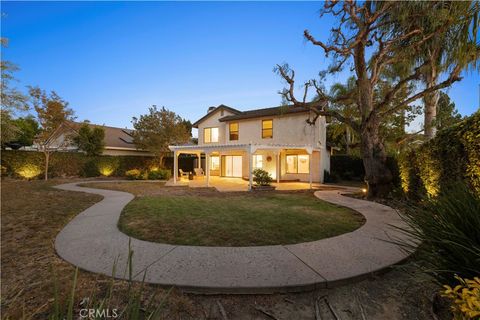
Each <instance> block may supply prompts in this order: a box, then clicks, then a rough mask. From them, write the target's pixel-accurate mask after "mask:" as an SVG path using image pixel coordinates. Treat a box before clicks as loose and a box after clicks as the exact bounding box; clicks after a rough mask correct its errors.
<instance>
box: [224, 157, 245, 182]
mask: <svg viewBox="0 0 480 320" xmlns="http://www.w3.org/2000/svg"><path fill="white" fill-rule="evenodd" d="M222 160H223V161H222V163H223V166H222V173H223V176H225V177H239V178H241V177H242V156H222Z"/></svg>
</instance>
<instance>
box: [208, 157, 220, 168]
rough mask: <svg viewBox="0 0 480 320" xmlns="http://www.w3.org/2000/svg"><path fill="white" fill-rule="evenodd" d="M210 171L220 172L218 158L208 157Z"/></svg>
mask: <svg viewBox="0 0 480 320" xmlns="http://www.w3.org/2000/svg"><path fill="white" fill-rule="evenodd" d="M210 170H220V157H219V156H211V157H210Z"/></svg>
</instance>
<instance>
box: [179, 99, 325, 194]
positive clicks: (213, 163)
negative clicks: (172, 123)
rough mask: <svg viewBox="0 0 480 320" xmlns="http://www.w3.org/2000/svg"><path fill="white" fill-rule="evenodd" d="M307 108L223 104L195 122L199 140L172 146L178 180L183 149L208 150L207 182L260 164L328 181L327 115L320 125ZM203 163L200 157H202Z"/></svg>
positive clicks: (286, 177) (288, 175) (294, 177)
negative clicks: (325, 176) (241, 107)
mask: <svg viewBox="0 0 480 320" xmlns="http://www.w3.org/2000/svg"><path fill="white" fill-rule="evenodd" d="M310 113H311V111H309V110H308V109H306V108H298V107H291V106H285V107H275V108H266V109H257V110H249V111H239V110H236V109H234V108H231V107H228V106H225V105H219V106H218V107H210V108H209V109H208V113H207V114H206V115H205V116H203V117H202V118H201V119H199V120H198V121H197V122H195V123H194V124H193V127H194V128H198V145H182V146H170V150H172V151H173V152H174V182H176V180H177V179H178V170H177V169H178V155H179V154H195V155H197V157H198V158H199V159H201V157H202V155H203V154H204V155H205V158H206V163H205V165H204V171H205V173H206V180H207V185H208V181H209V178H210V176H220V177H238V178H244V179H248V180H249V181H250V185H252V174H251V172H252V171H253V169H255V168H262V169H264V170H266V171H268V172H269V173H270V174H271V176H272V177H273V179H275V180H276V181H277V182H280V181H307V182H323V173H324V170H327V171H329V170H330V155H329V152H328V151H327V149H326V121H325V117H318V119H317V120H316V122H315V125H310V124H308V123H307V121H306V120H307V119H308V118H309V117H313V115H312V114H310ZM198 163H201V161H199V162H198Z"/></svg>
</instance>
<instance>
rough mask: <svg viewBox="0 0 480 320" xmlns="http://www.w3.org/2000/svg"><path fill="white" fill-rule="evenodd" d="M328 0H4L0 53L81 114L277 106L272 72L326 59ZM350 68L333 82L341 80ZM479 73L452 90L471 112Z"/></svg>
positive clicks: (314, 68) (192, 115) (307, 73)
mask: <svg viewBox="0 0 480 320" xmlns="http://www.w3.org/2000/svg"><path fill="white" fill-rule="evenodd" d="M321 6H322V4H321V3H316V2H304V3H298V2H296V3H287V2H279V3H275V2H262V3H259V2H257V3H254V2H235V3H232V2H188V3H187V2H83V3H76V2H45V3H41V2H2V8H1V11H2V22H1V24H2V25H1V26H2V37H6V38H8V39H9V46H8V47H7V48H4V49H2V59H5V60H9V61H11V62H13V63H15V64H17V65H18V66H19V67H20V68H21V70H20V71H19V72H18V73H17V74H16V77H17V79H18V80H19V83H17V86H18V88H20V89H25V86H27V85H38V86H40V87H41V88H43V89H46V90H55V91H56V92H57V93H58V94H59V95H60V96H61V97H63V98H64V99H66V100H67V101H69V102H70V106H71V107H72V108H73V109H74V110H75V112H76V115H77V119H78V120H85V119H88V120H90V121H91V122H93V123H98V124H106V125H111V126H120V127H131V119H132V117H133V116H138V115H140V114H142V113H146V112H147V108H148V107H149V106H151V105H152V104H155V105H158V106H165V107H167V108H168V109H171V110H173V111H175V112H177V113H178V114H180V115H181V116H182V117H184V118H187V119H190V120H192V121H195V120H197V119H198V118H200V117H201V116H202V115H204V114H205V113H206V110H207V108H208V106H211V105H219V104H222V103H223V104H226V105H228V106H231V107H234V108H237V109H240V110H247V109H253V108H263V107H272V106H277V105H279V104H280V103H281V99H280V96H279V95H278V93H277V92H278V90H280V89H281V88H282V87H283V82H282V81H281V79H280V77H279V76H278V75H276V74H275V73H274V72H273V68H274V66H275V64H276V63H283V62H288V63H289V64H290V65H291V66H292V67H293V68H294V69H295V71H296V73H297V77H298V81H299V82H301V80H306V79H310V78H313V77H315V76H316V75H317V73H318V71H319V70H321V69H323V68H325V67H326V66H327V65H328V60H326V59H325V58H324V55H323V52H322V50H321V49H320V48H318V47H314V46H312V45H311V44H308V43H306V42H305V41H304V39H303V30H304V29H309V30H310V31H311V32H312V33H313V34H314V35H315V36H316V37H317V38H319V39H322V40H327V39H328V36H329V29H330V28H331V27H332V20H331V19H329V18H322V19H320V18H319V9H320V8H321ZM345 76H346V74H345V73H344V74H342V75H339V76H338V77H337V78H336V79H331V80H330V82H328V83H326V86H327V87H328V86H329V84H330V83H331V81H344V80H345ZM479 84H480V76H479V74H478V72H472V71H471V72H469V73H465V74H464V80H463V81H461V82H460V83H456V84H455V85H454V86H453V87H452V88H450V89H449V90H448V94H449V95H450V97H451V98H452V99H453V100H454V101H455V103H456V106H457V108H458V109H459V111H460V113H461V114H463V115H469V114H471V113H473V112H474V111H476V110H477V108H478V106H479Z"/></svg>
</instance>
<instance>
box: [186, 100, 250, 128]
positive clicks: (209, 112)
mask: <svg viewBox="0 0 480 320" xmlns="http://www.w3.org/2000/svg"><path fill="white" fill-rule="evenodd" d="M221 109H223V110H227V111H230V112H232V113H234V114H239V113H242V112H241V111H240V110H237V109H234V108H232V107H229V106H226V105H224V104H221V105H219V106H218V107H215V108H214V109H211V110H210V109H209V111H208V113H207V114H206V115H204V116H203V117H201V118H200V119H198V120H197V121H195V122H194V123H193V124H192V126H193V127H194V128H196V127H198V124H199V123H200V122H202V121H203V120H205V119H207V118H208V117H209V116H211V115H212V114H214V113H215V111H217V110H221Z"/></svg>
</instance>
